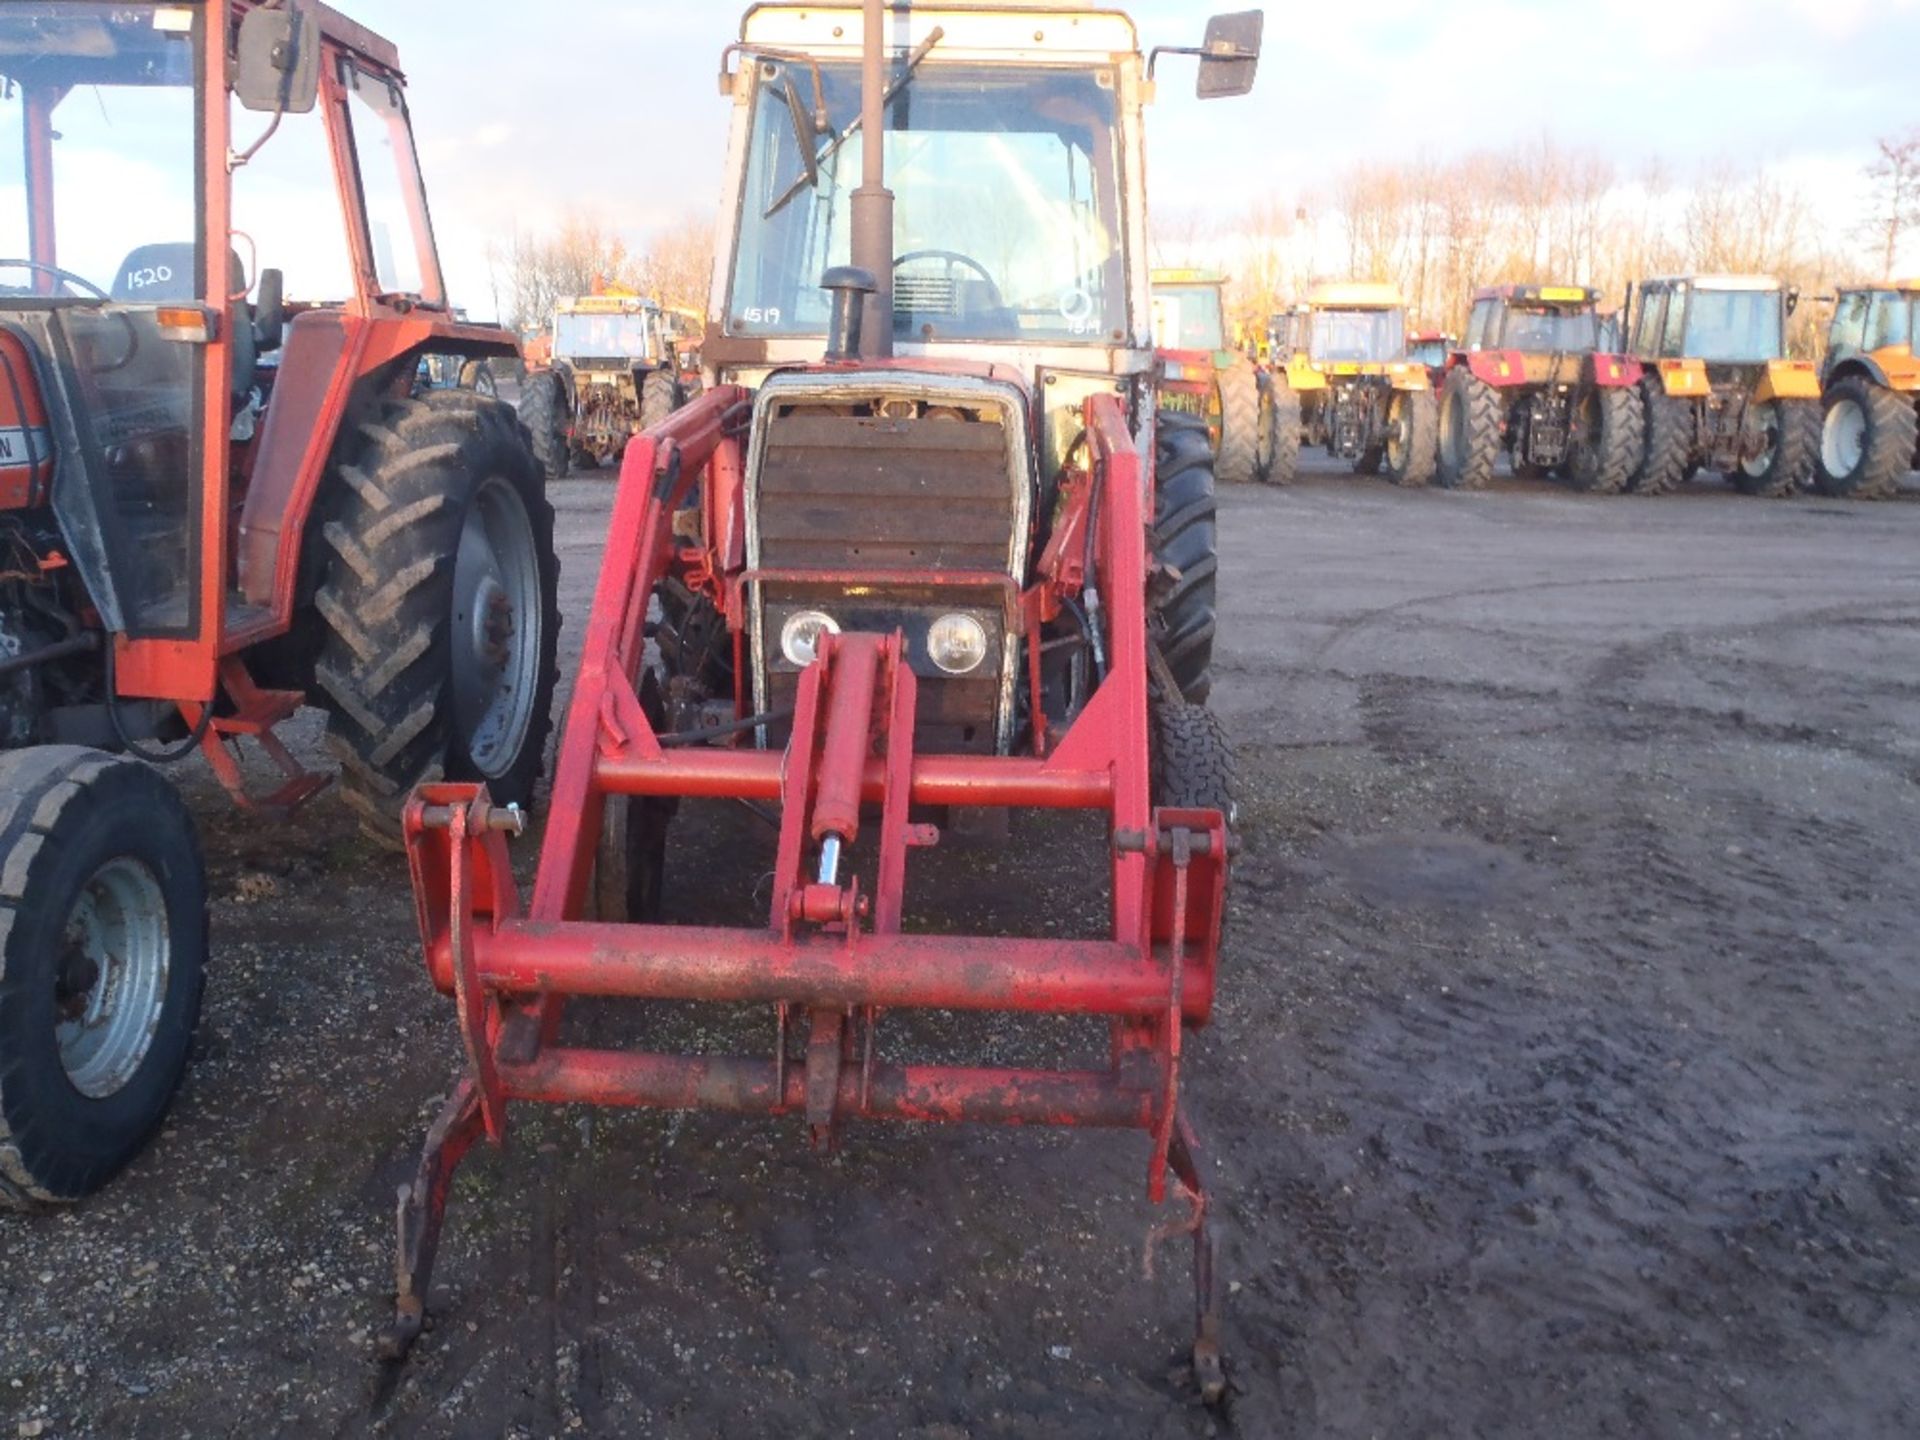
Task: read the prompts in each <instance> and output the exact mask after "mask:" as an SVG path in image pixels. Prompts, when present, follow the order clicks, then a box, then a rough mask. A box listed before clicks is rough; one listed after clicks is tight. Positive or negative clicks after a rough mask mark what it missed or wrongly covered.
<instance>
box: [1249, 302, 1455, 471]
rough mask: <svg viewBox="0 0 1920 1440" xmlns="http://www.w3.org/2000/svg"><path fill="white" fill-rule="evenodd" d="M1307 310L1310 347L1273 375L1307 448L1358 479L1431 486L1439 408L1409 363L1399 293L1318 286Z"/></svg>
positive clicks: (1305, 343)
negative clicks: (1346, 466)
mask: <svg viewBox="0 0 1920 1440" xmlns="http://www.w3.org/2000/svg"><path fill="white" fill-rule="evenodd" d="M1306 308H1307V313H1306V333H1305V336H1304V339H1303V340H1302V341H1301V342H1300V343H1299V344H1298V346H1297V348H1296V349H1295V350H1294V351H1293V353H1292V354H1291V355H1290V356H1289V357H1288V358H1287V360H1286V366H1285V369H1284V370H1276V371H1275V382H1274V387H1273V388H1274V393H1275V396H1276V398H1277V397H1279V396H1280V395H1281V394H1282V392H1283V391H1284V392H1285V395H1286V397H1287V399H1288V400H1289V401H1290V402H1292V403H1294V404H1297V405H1298V406H1299V412H1300V423H1301V430H1302V432H1303V436H1304V439H1305V441H1306V443H1307V444H1309V445H1324V446H1326V448H1327V453H1328V454H1329V455H1331V456H1333V457H1334V458H1335V459H1337V460H1351V461H1352V462H1353V468H1354V472H1355V473H1356V474H1360V475H1377V474H1379V473H1380V471H1381V469H1382V467H1383V466H1384V468H1385V469H1386V472H1387V474H1388V475H1389V476H1390V477H1391V478H1392V479H1393V482H1394V483H1395V484H1396V485H1408V486H1413V485H1426V484H1428V483H1430V482H1431V481H1432V479H1433V477H1434V472H1435V470H1436V468H1437V466H1438V463H1439V444H1440V441H1439V437H1440V405H1439V401H1438V399H1437V398H1436V397H1435V395H1434V393H1433V384H1432V381H1431V380H1430V378H1429V377H1428V374H1427V367H1426V366H1425V365H1422V364H1421V363H1420V362H1419V361H1417V360H1412V359H1409V358H1408V355H1407V305H1406V301H1404V300H1403V299H1401V297H1400V292H1399V291H1398V290H1397V289H1395V288H1394V287H1393V286H1391V285H1377V284H1364V283H1345V284H1337V285H1319V286H1316V287H1315V288H1314V289H1313V290H1312V291H1311V292H1310V293H1309V294H1308V296H1307V307H1306ZM1275 359H1276V361H1277V360H1278V359H1279V357H1278V356H1276V357H1275ZM1280 408H1281V407H1280V406H1278V405H1276V411H1278V410H1279V409H1280Z"/></svg>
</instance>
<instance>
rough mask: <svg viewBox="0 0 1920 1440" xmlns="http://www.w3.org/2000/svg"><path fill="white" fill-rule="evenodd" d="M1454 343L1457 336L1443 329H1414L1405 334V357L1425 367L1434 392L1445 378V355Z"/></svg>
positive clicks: (1451, 349)
mask: <svg viewBox="0 0 1920 1440" xmlns="http://www.w3.org/2000/svg"><path fill="white" fill-rule="evenodd" d="M1456 343H1457V338H1456V337H1455V336H1452V335H1449V334H1447V333H1446V332H1445V331H1444V330H1415V331H1413V332H1412V333H1411V334H1409V335H1408V336H1407V358H1408V359H1409V360H1411V361H1413V362H1414V363H1415V364H1416V365H1424V366H1426V367H1427V379H1429V380H1430V381H1432V382H1433V388H1434V392H1435V393H1436V394H1437V393H1439V390H1440V386H1441V384H1442V383H1443V382H1444V381H1445V380H1446V378H1447V357H1448V356H1450V355H1451V354H1452V353H1453V350H1454V346H1455V344H1456Z"/></svg>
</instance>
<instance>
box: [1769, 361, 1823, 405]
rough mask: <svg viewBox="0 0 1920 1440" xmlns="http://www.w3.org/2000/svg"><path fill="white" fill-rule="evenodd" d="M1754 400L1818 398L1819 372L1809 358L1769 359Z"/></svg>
mask: <svg viewBox="0 0 1920 1440" xmlns="http://www.w3.org/2000/svg"><path fill="white" fill-rule="evenodd" d="M1753 398H1754V399H1755V400H1760V401H1766V400H1818V399H1819V398H1820V372H1819V371H1818V370H1816V369H1815V368H1814V365H1813V362H1812V361H1811V360H1769V361H1768V362H1767V370H1766V373H1765V374H1764V375H1762V376H1761V377H1760V384H1759V386H1758V388H1756V389H1755V390H1754V392H1753Z"/></svg>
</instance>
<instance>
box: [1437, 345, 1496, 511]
mask: <svg viewBox="0 0 1920 1440" xmlns="http://www.w3.org/2000/svg"><path fill="white" fill-rule="evenodd" d="M1438 446H1439V457H1438V467H1437V472H1436V475H1437V478H1438V480H1439V482H1440V485H1441V488H1443V489H1446V490H1479V489H1482V488H1483V487H1485V485H1486V483H1487V482H1488V481H1489V480H1491V479H1492V478H1493V467H1494V463H1495V462H1496V461H1497V460H1498V459H1499V458H1500V396H1499V393H1498V392H1497V391H1495V389H1494V388H1493V386H1491V385H1489V384H1487V382H1486V381H1484V380H1482V379H1481V378H1480V377H1479V376H1478V375H1475V374H1474V373H1473V372H1472V371H1471V370H1469V369H1467V368H1466V367H1465V366H1464V365H1456V366H1455V367H1454V368H1453V369H1452V370H1450V371H1448V372H1447V382H1446V385H1445V386H1444V387H1443V389H1442V391H1441V395H1440V433H1439V440H1438Z"/></svg>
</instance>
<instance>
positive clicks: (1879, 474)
mask: <svg viewBox="0 0 1920 1440" xmlns="http://www.w3.org/2000/svg"><path fill="white" fill-rule="evenodd" d="M1821 382H1822V383H1821V390H1822V393H1823V396H1824V404H1825V413H1824V415H1823V417H1822V423H1821V430H1820V467H1819V469H1818V471H1817V472H1816V473H1815V476H1814V488H1815V489H1817V490H1819V492H1820V493H1821V494H1823V495H1840V496H1845V497H1847V498H1849V499H1853V500H1883V499H1885V498H1887V497H1888V496H1890V495H1892V494H1893V493H1894V491H1895V490H1897V489H1898V488H1899V485H1900V477H1901V476H1903V475H1905V474H1907V473H1908V472H1909V471H1912V470H1920V280H1905V281H1894V282H1890V283H1888V284H1885V285H1872V286H1858V287H1853V288H1849V289H1845V290H1842V291H1841V292H1840V295H1839V299H1838V302H1837V304H1836V307H1835V309H1834V313H1833V325H1832V327H1831V329H1830V330H1829V332H1828V335H1827V359H1826V364H1825V366H1824V368H1823V370H1822V373H1821Z"/></svg>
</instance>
